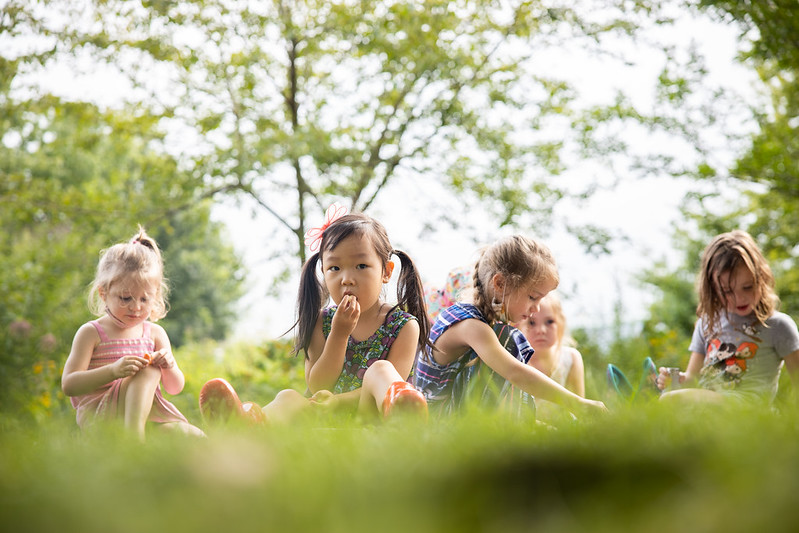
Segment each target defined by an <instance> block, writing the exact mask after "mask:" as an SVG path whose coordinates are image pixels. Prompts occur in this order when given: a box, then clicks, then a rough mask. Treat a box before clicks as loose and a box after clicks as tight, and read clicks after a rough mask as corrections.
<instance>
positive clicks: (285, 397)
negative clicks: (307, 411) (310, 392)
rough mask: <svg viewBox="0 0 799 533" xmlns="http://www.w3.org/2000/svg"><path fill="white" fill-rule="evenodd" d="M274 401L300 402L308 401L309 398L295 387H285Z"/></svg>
mask: <svg viewBox="0 0 799 533" xmlns="http://www.w3.org/2000/svg"><path fill="white" fill-rule="evenodd" d="M274 401H275V402H276V403H286V404H298V403H307V402H308V398H306V397H305V396H303V395H302V394H300V393H299V392H297V391H295V390H294V389H285V390H282V391H280V392H278V393H277V395H276V396H275V399H274Z"/></svg>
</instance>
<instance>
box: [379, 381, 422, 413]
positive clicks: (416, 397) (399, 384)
mask: <svg viewBox="0 0 799 533" xmlns="http://www.w3.org/2000/svg"><path fill="white" fill-rule="evenodd" d="M395 408H396V409H397V410H398V411H395V413H396V412H400V413H412V414H419V415H422V417H423V418H427V400H425V399H424V395H422V393H421V392H419V391H418V390H416V389H415V388H414V387H413V385H411V384H410V383H408V382H407V381H395V382H394V383H392V384H391V386H390V387H389V388H388V390H387V391H386V397H385V398H384V399H383V417H384V418H388V417H390V416H393V415H392V410H393V409H395Z"/></svg>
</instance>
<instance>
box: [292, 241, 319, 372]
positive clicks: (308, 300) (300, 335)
mask: <svg viewBox="0 0 799 533" xmlns="http://www.w3.org/2000/svg"><path fill="white" fill-rule="evenodd" d="M319 258H320V253H315V254H313V255H312V256H311V257H309V258H308V260H307V261H305V264H304V265H303V267H302V273H301V274H300V289H299V291H298V293H297V322H295V323H294V327H296V328H297V336H296V338H295V340H294V349H293V350H292V353H293V354H295V355H296V354H298V353H300V352H301V351H303V352H305V356H306V357H307V356H308V346H310V344H311V337H312V336H313V330H314V326H316V321H317V320H318V319H319V312H320V311H321V310H322V299H323V298H324V296H325V295H326V291H325V288H324V285H322V284H321V283H320V282H319V278H318V277H317V275H316V265H317V264H318V263H319ZM292 329H293V328H292Z"/></svg>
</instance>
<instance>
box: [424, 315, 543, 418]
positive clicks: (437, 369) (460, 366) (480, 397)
mask: <svg viewBox="0 0 799 533" xmlns="http://www.w3.org/2000/svg"><path fill="white" fill-rule="evenodd" d="M468 319H477V320H480V321H481V322H484V323H486V324H489V322H488V321H487V320H486V318H485V317H484V316H483V314H482V313H481V312H480V311H479V310H478V309H477V307H475V306H474V305H472V304H467V303H456V304H454V305H452V306H450V307H448V308H446V309H444V310H442V311H441V312H440V313H439V315H438V317H437V318H436V321H435V323H434V324H433V327H432V328H431V330H430V343H431V344H433V345H435V343H436V341H437V340H438V338H439V337H440V336H441V335H442V334H443V333H444V332H445V331H447V329H449V328H450V327H451V326H453V325H455V324H457V323H458V322H461V321H463V320H468ZM489 325H491V324H489ZM491 326H492V328H493V329H494V332H496V334H497V339H499V342H500V344H502V346H503V347H504V348H505V349H506V350H507V351H508V353H510V354H511V355H512V356H513V357H514V358H516V359H518V360H519V361H521V362H523V363H525V364H527V362H528V361H529V360H530V357H531V356H532V355H533V348H532V346H530V343H529V342H527V339H526V338H525V337H524V335H522V333H521V332H520V331H519V330H518V329H516V328H514V327H513V326H509V325H508V324H503V323H501V322H497V323H495V324H493V325H491ZM413 373H414V382H413V383H414V386H415V387H416V388H417V389H419V390H420V391H421V392H422V394H424V396H425V398H426V399H427V403H428V405H429V406H430V409H431V411H432V412H435V413H437V414H441V413H444V412H447V413H450V412H455V411H458V410H459V409H460V408H461V407H462V406H463V405H464V404H466V403H467V402H469V403H472V402H473V403H475V404H476V405H478V406H483V407H500V406H507V407H510V408H511V411H512V412H515V413H516V414H517V415H520V416H525V415H528V414H530V413H532V415H533V416H534V414H535V402H534V400H533V398H532V396H529V395H527V394H524V393H523V392H522V391H521V390H520V389H517V388H515V387H513V386H512V385H511V384H510V382H508V381H507V380H506V379H505V378H504V377H502V376H500V375H499V374H497V373H496V372H494V371H493V370H492V369H491V368H490V367H489V366H488V365H486V364H485V363H483V362H482V361H481V360H480V358H479V356H478V355H477V353H475V351H474V350H471V349H470V350H468V351H467V352H466V353H465V354H463V355H462V356H461V357H459V358H458V359H456V360H455V361H452V362H451V363H449V364H447V365H441V364H438V363H436V361H435V360H434V359H433V355H432V350H431V348H430V347H426V348H425V349H424V350H423V351H422V353H421V354H420V356H419V358H418V359H417V360H416V367H415V369H414V372H413Z"/></svg>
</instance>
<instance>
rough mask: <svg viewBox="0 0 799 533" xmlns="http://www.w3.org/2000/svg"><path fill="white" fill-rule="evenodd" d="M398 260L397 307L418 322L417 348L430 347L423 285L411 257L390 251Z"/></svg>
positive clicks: (399, 251) (397, 251) (428, 322)
mask: <svg viewBox="0 0 799 533" xmlns="http://www.w3.org/2000/svg"><path fill="white" fill-rule="evenodd" d="M392 253H393V254H394V255H396V256H397V257H398V258H399V260H400V277H399V280H397V305H399V307H400V308H401V309H403V310H404V311H406V312H408V313H410V314H412V315H413V316H415V317H416V320H417V321H418V322H419V346H420V347H422V346H430V338H429V336H430V321H429V320H428V318H427V307H426V305H425V300H424V285H423V284H422V278H421V276H420V275H419V271H418V270H417V269H416V265H414V263H413V260H412V259H411V257H410V256H409V255H408V254H406V253H405V252H403V251H401V250H392Z"/></svg>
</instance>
